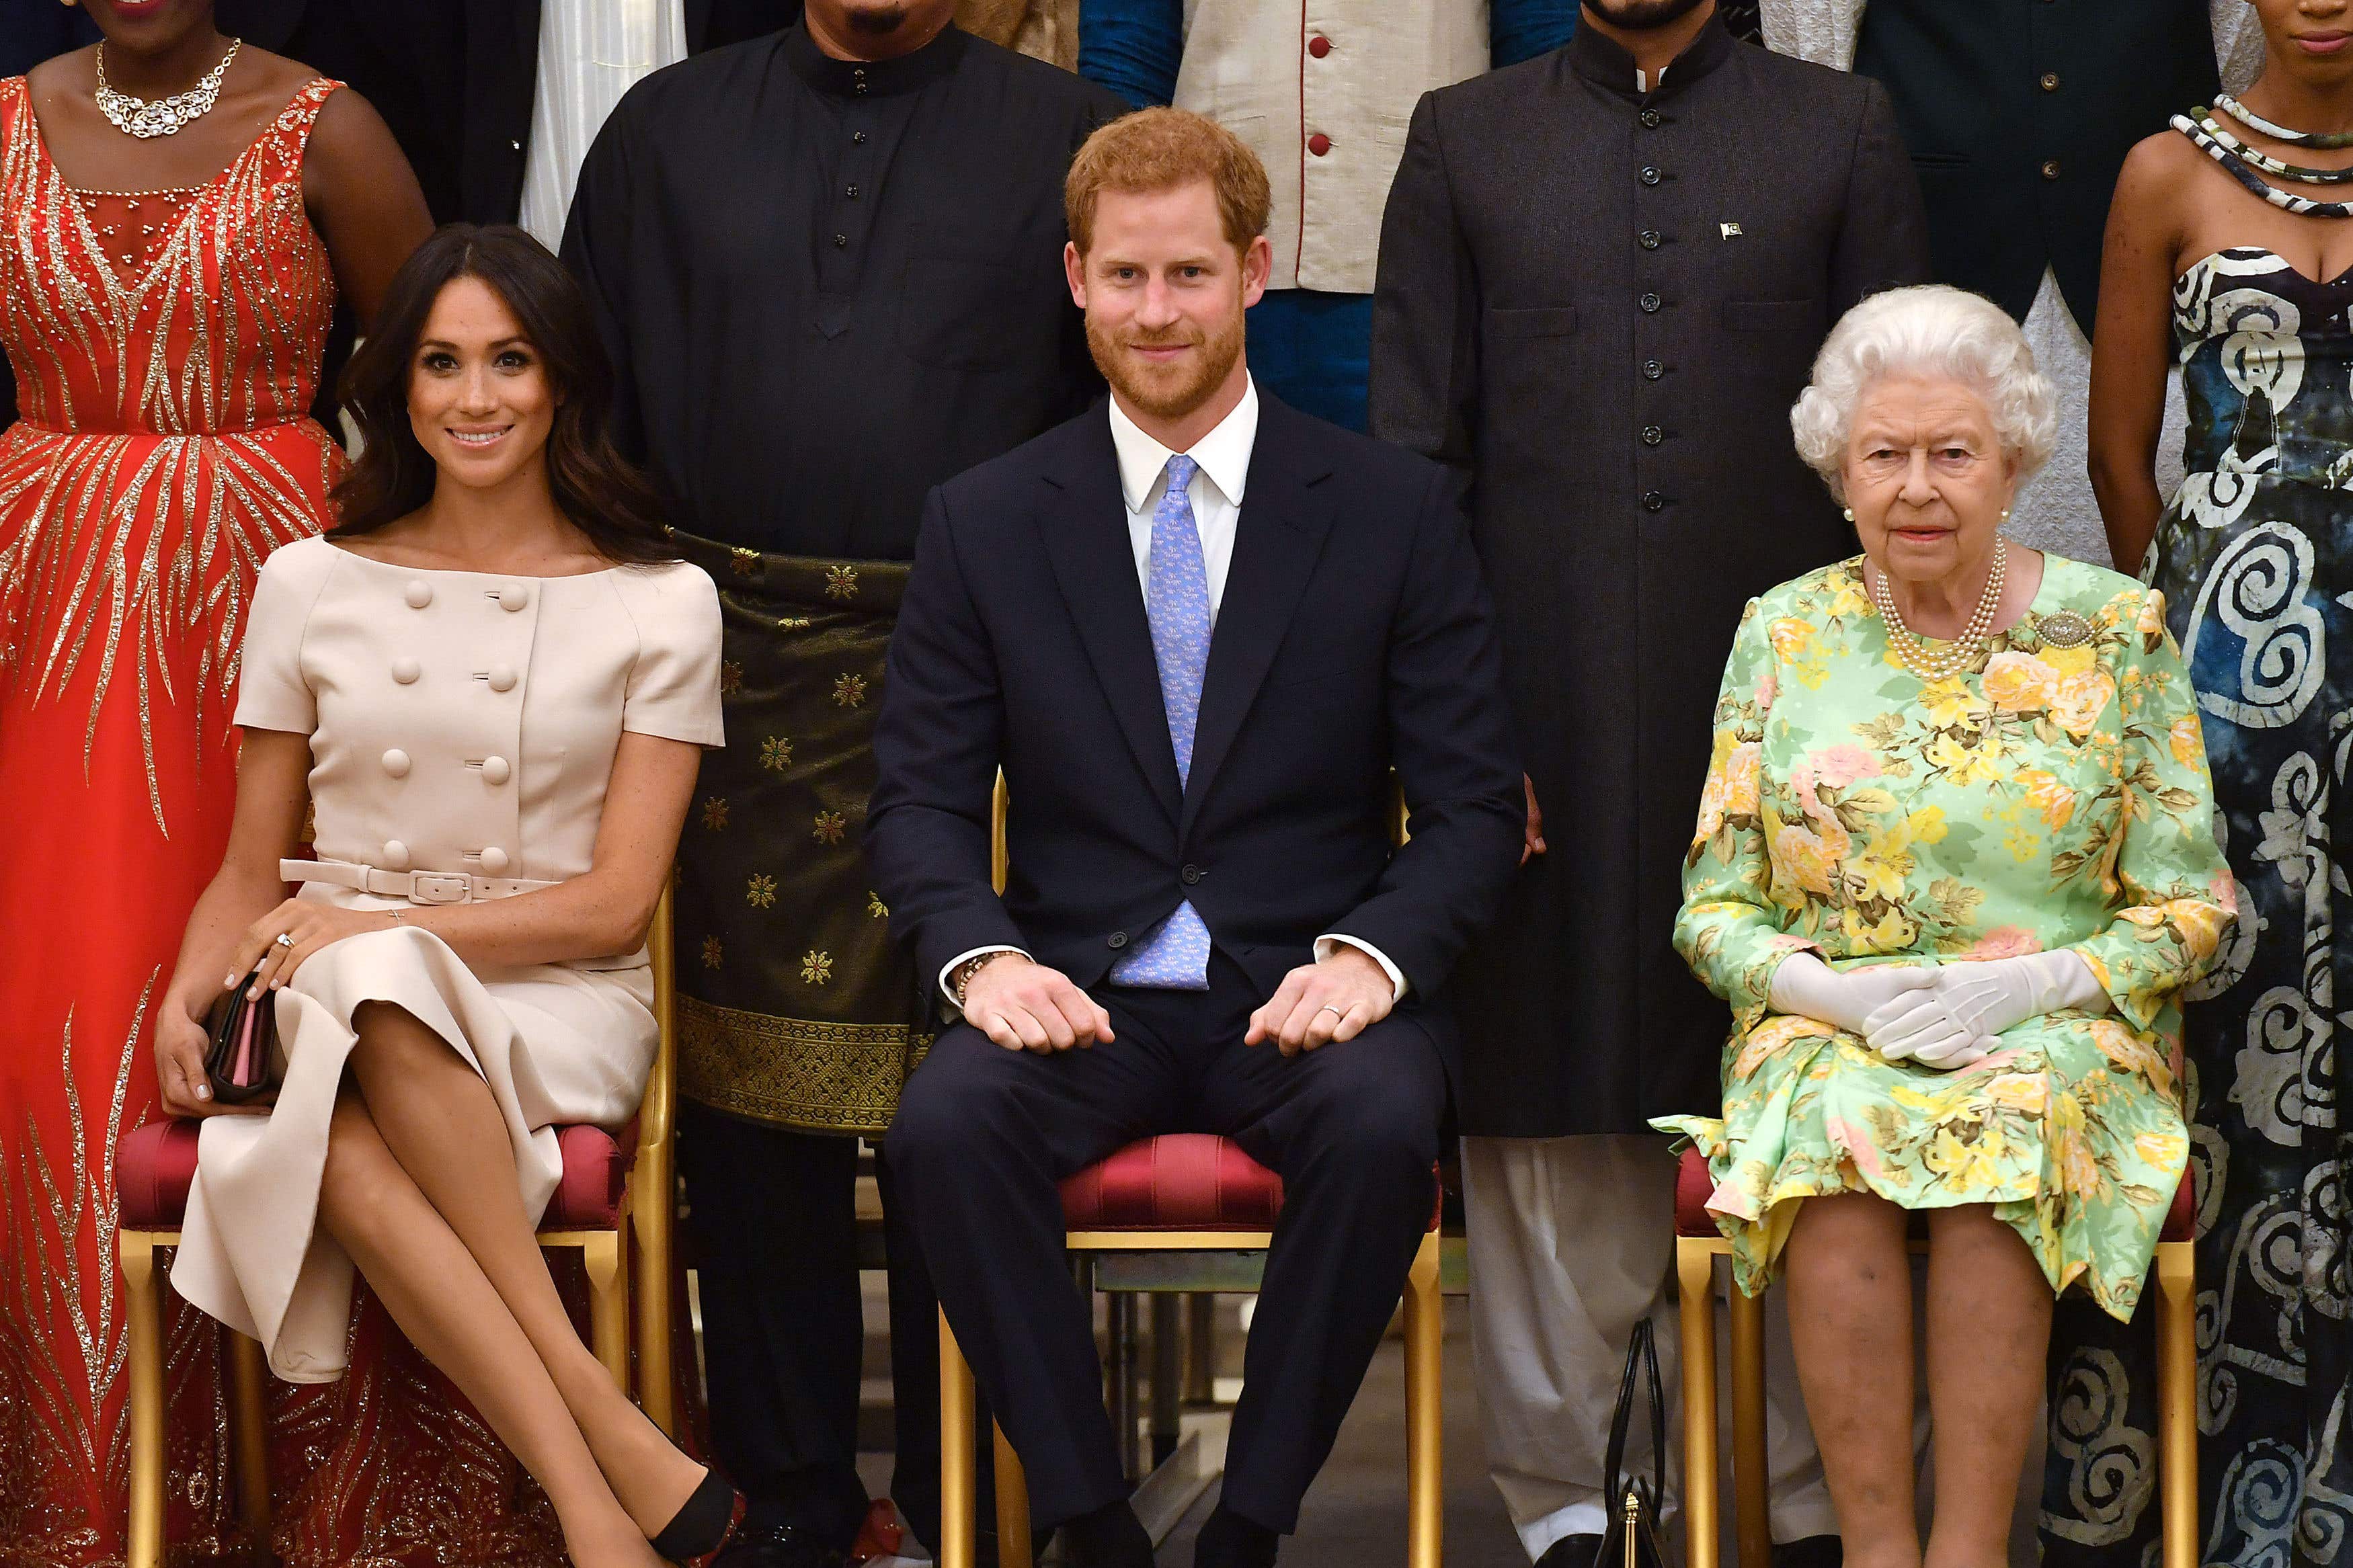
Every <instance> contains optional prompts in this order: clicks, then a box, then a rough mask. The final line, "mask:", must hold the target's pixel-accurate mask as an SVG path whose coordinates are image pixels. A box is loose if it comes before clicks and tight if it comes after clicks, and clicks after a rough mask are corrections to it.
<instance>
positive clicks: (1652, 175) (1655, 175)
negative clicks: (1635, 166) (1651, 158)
mask: <svg viewBox="0 0 2353 1568" xmlns="http://www.w3.org/2000/svg"><path fill="white" fill-rule="evenodd" d="M1663 178H1665V176H1664V175H1662V174H1660V173H1659V170H1658V165H1656V164H1654V163H1646V164H1644V165H1643V166H1642V183H1643V184H1646V185H1655V184H1658V183H1659V182H1660V181H1661V180H1662V179H1663Z"/></svg>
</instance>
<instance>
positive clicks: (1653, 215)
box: [1634, 108, 1672, 511]
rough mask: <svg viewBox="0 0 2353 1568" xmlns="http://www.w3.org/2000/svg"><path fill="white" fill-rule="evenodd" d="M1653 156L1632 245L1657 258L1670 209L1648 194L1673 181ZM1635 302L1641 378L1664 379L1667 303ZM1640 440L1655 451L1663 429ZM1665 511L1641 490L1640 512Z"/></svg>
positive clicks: (1646, 128)
mask: <svg viewBox="0 0 2353 1568" xmlns="http://www.w3.org/2000/svg"><path fill="white" fill-rule="evenodd" d="M1634 119H1635V122H1636V123H1637V124H1639V125H1640V126H1641V130H1642V132H1651V131H1656V130H1658V129H1659V127H1660V126H1662V125H1664V124H1665V123H1666V122H1667V121H1666V116H1665V115H1663V114H1662V113H1661V112H1660V111H1659V110H1655V109H1650V108H1645V109H1643V110H1641V111H1640V112H1639V113H1637V114H1636V115H1635V117H1634ZM1640 135H1641V132H1637V136H1638V138H1639V137H1640ZM1654 155H1655V154H1651V153H1645V154H1644V162H1643V163H1641V166H1640V167H1639V168H1637V169H1636V170H1635V174H1634V177H1635V178H1636V179H1637V180H1638V181H1640V182H1641V190H1640V191H1639V192H1637V193H1636V195H1635V198H1634V206H1635V221H1636V222H1637V223H1638V224H1639V225H1640V227H1639V228H1638V229H1637V230H1636V232H1635V235H1634V243H1635V244H1636V245H1639V246H1640V247H1641V248H1642V249H1643V251H1644V252H1645V253H1646V254H1649V255H1656V254H1657V252H1658V249H1659V247H1660V246H1661V245H1662V244H1664V243H1666V236H1664V235H1663V234H1662V233H1661V232H1660V230H1659V229H1658V227H1657V225H1658V224H1660V223H1662V222H1663V221H1665V219H1664V214H1665V213H1666V212H1667V211H1669V210H1672V209H1670V208H1668V207H1666V206H1664V205H1662V204H1663V200H1664V198H1663V195H1662V196H1661V197H1660V198H1659V199H1658V200H1657V201H1654V200H1653V199H1651V193H1652V192H1655V191H1657V190H1658V189H1659V187H1660V186H1661V185H1662V184H1666V183H1667V181H1668V180H1669V179H1670V178H1672V176H1671V175H1669V174H1668V173H1667V172H1666V171H1665V170H1664V169H1662V168H1661V167H1660V166H1659V165H1658V164H1656V163H1651V162H1650V161H1649V158H1650V157H1651V156H1654ZM1634 303H1635V306H1636V307H1637V308H1638V309H1639V310H1641V313H1642V314H1641V317H1639V318H1637V319H1636V321H1635V322H1634V342H1635V353H1636V355H1637V357H1638V359H1639V362H1640V363H1641V371H1642V379H1643V380H1645V381H1651V382H1656V381H1659V380H1661V379H1662V378H1663V377H1665V375H1666V374H1668V370H1669V367H1668V365H1667V364H1666V363H1664V362H1662V361H1661V360H1659V359H1657V358H1655V357H1651V356H1652V355H1654V354H1655V353H1657V352H1659V351H1660V350H1662V349H1663V348H1664V346H1665V345H1666V343H1667V342H1672V336H1671V334H1670V333H1669V332H1668V331H1664V330H1663V329H1661V328H1657V327H1654V326H1653V324H1652V323H1653V321H1654V319H1655V318H1656V317H1657V315H1658V313H1659V312H1660V311H1661V310H1664V309H1666V307H1667V300H1665V299H1664V298H1662V296H1661V295H1660V294H1659V292H1658V290H1656V289H1644V290H1643V292H1642V294H1641V297H1640V298H1638V299H1637V300H1635V301H1634ZM1658 401H1659V403H1660V404H1661V405H1664V404H1665V403H1666V402H1668V401H1669V400H1668V399H1666V398H1663V397H1662V398H1660V399H1659V400H1658ZM1640 402H1641V395H1639V394H1638V396H1637V403H1638V405H1639V404H1640ZM1640 439H1641V443H1642V445H1643V447H1645V448H1648V449H1650V450H1655V449H1656V448H1658V447H1662V446H1663V445H1665V444H1666V441H1667V431H1666V428H1665V426H1661V425H1654V424H1645V425H1644V426H1641V431H1640ZM1645 456H1646V455H1645ZM1638 466H1639V467H1641V468H1644V469H1646V470H1651V471H1650V472H1646V473H1645V474H1644V478H1645V479H1655V477H1656V471H1655V468H1653V465H1652V464H1651V463H1650V462H1648V461H1647V460H1644V458H1642V457H1638ZM1666 508H1667V497H1666V494H1665V492H1663V491H1662V490H1660V489H1656V488H1645V489H1643V491H1642V510H1644V511H1664V510H1666Z"/></svg>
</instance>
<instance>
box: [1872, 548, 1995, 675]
mask: <svg viewBox="0 0 2353 1568" xmlns="http://www.w3.org/2000/svg"><path fill="white" fill-rule="evenodd" d="M2009 564H2010V545H2009V542H2007V541H2005V540H2003V539H2001V538H2000V537H1999V536H1997V537H1996V538H1995V540H1994V542H1993V570H1992V571H1991V572H1989V573H1988V574H1986V585H1985V593H1984V595H1982V596H1981V597H1980V598H1979V599H1978V609H1977V614H1975V615H1973V616H1970V617H1969V624H1968V626H1963V627H1962V628H1961V635H1960V636H1959V637H1956V638H1954V639H1953V640H1952V641H1951V642H1949V643H1947V644H1946V645H1945V651H1944V652H1942V653H1938V654H1931V653H1929V652H1927V651H1926V649H1925V648H1924V647H1922V646H1921V645H1922V644H1923V643H1925V642H1926V640H1927V639H1926V638H1925V637H1921V636H1920V635H1919V634H1918V633H1917V632H1915V631H1914V630H1913V629H1912V628H1911V627H1910V626H1905V624H1904V617H1903V616H1901V615H1899V614H1897V613H1896V609H1895V595H1894V594H1892V593H1890V592H1889V591H1888V587H1887V574H1886V573H1885V572H1884V571H1883V572H1881V573H1880V574H1879V581H1878V582H1877V583H1876V584H1873V587H1872V590H1871V598H1872V602H1873V604H1874V605H1878V606H1879V618H1880V619H1881V620H1883V621H1884V622H1885V623H1886V624H1887V641H1888V645H1889V646H1890V647H1894V650H1895V657H1896V658H1898V659H1900V660H1902V661H1903V664H1904V668H1906V669H1908V670H1910V671H1911V672H1912V673H1913V674H1914V675H1915V676H1917V677H1918V678H1919V679H1920V680H1921V681H1922V682H1923V683H1934V682H1936V681H1939V680H1949V679H1952V678H1953V677H1954V676H1956V675H1958V674H1960V673H1961V671H1963V670H1965V669H1967V668H1969V667H1970V666H1971V665H1973V664H1975V663H1976V662H1977V658H1978V653H1979V652H1981V651H1982V650H1983V649H1984V647H1985V640H1986V637H1987V634H1988V633H1989V632H1991V631H1992V630H1993V617H1994V612H1995V611H1996V610H1998V609H1999V608H2000V606H2001V581H2002V576H2003V574H2004V572H2005V570H2006V569H2007V567H2008V566H2009Z"/></svg>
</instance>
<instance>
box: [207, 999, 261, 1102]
mask: <svg viewBox="0 0 2353 1568" xmlns="http://www.w3.org/2000/svg"><path fill="white" fill-rule="evenodd" d="M255 973H260V971H259V966H257V967H256V969H255ZM252 984H253V975H251V974H248V975H247V976H246V977H245V978H244V979H242V980H240V981H238V982H237V984H235V985H233V986H231V987H229V988H228V989H227V991H224V992H222V993H221V994H220V999H219V1000H218V1001H216V1002H215V1003H214V1004H213V1005H212V1010H211V1011H210V1012H209V1013H207V1014H206V1015H205V1032H206V1034H207V1035H210V1036H211V1037H212V1046H211V1047H210V1048H209V1049H207V1050H206V1052H205V1077H206V1079H209V1080H210V1081H211V1083H212V1089H213V1100H214V1103H216V1104H218V1105H246V1104H249V1103H250V1102H252V1101H254V1100H259V1099H260V1098H262V1097H263V1096H264V1095H268V1094H274V1093H276V1092H277V1090H278V993H277V992H275V991H268V990H265V991H263V992H262V994H260V995H259V996H248V995H247V994H246V992H247V990H248V988H250V987H251V986H252Z"/></svg>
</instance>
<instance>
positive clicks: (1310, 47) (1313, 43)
mask: <svg viewBox="0 0 2353 1568" xmlns="http://www.w3.org/2000/svg"><path fill="white" fill-rule="evenodd" d="M1307 52H1308V53H1309V54H1311V55H1314V57H1315V58H1317V59H1319V60H1320V59H1322V58H1324V56H1325V55H1328V54H1330V53H1331V52H1332V40H1331V39H1329V38H1327V37H1324V35H1323V34H1321V33H1318V34H1316V35H1315V36H1314V37H1312V38H1310V39H1308V40H1307Z"/></svg>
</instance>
